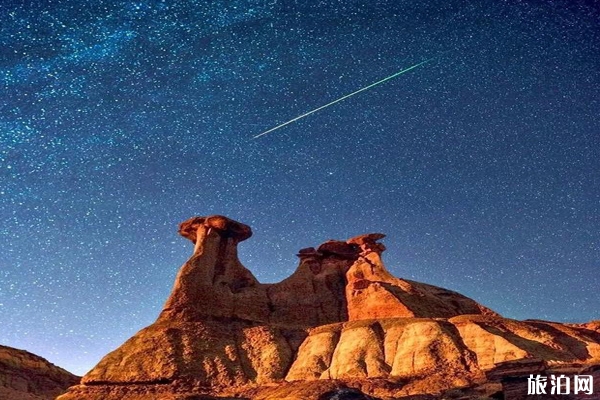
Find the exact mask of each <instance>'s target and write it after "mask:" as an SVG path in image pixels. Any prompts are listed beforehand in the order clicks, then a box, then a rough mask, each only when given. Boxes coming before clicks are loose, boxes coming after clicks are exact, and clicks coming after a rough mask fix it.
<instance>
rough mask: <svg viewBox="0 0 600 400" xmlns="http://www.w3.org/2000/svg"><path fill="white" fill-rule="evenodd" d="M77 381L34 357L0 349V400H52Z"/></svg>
mask: <svg viewBox="0 0 600 400" xmlns="http://www.w3.org/2000/svg"><path fill="white" fill-rule="evenodd" d="M80 379H81V378H80V377H79V376H75V375H73V374H71V373H70V372H67V371H65V370H64V369H62V368H60V367H57V366H56V365H54V364H52V363H50V362H49V361H47V360H45V359H44V358H42V357H39V356H36V355H35V354H31V353H29V352H27V351H24V350H18V349H13V348H12V347H7V346H1V345H0V400H51V399H52V400H53V399H55V398H56V396H58V395H60V394H61V393H64V392H65V391H66V390H67V388H68V387H69V386H72V385H76V384H77V383H79V381H80Z"/></svg>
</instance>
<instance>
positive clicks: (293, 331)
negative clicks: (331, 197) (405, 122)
mask: <svg viewBox="0 0 600 400" xmlns="http://www.w3.org/2000/svg"><path fill="white" fill-rule="evenodd" d="M179 232H180V234H181V235H182V236H184V237H186V238H188V239H190V240H191V241H192V242H193V243H194V246H195V247H194V253H193V255H192V257H191V258H190V260H189V261H188V262H186V263H185V264H184V265H183V266H182V267H181V269H180V271H179V273H178V275H177V278H176V281H175V284H174V287H173V290H172V292H171V295H170V296H169V298H168V299H167V302H166V304H165V306H164V308H163V310H162V312H161V313H160V315H159V317H158V319H157V321H156V322H155V323H154V324H152V325H150V326H149V327H147V328H144V329H142V330H141V331H140V332H138V333H137V334H136V335H135V336H133V337H132V338H131V339H129V340H128V341H126V342H125V343H124V344H123V345H122V346H121V347H119V348H118V349H116V350H115V351H113V352H111V353H110V354H108V355H107V356H106V357H104V359H102V361H100V363H99V364H98V365H97V366H96V367H95V368H94V369H92V370H91V371H90V372H89V373H88V374H87V375H85V376H84V378H83V380H82V384H81V385H78V386H74V387H72V388H71V389H70V390H69V392H68V393H67V394H65V395H63V396H61V397H59V399H60V400H74V399H90V400H91V399H94V400H95V399H97V400H100V399H103V400H104V399H108V400H110V399H115V400H116V399H119V400H121V399H123V400H136V399H173V400H175V399H178V400H183V399H188V400H191V399H210V398H229V397H232V396H235V397H236V398H240V397H241V398H248V399H279V400H281V399H290V400H291V399H320V398H322V399H329V398H332V399H333V398H342V397H340V395H339V393H341V392H340V391H344V390H345V391H352V390H354V391H356V392H355V393H354V394H350V396H355V397H348V398H364V399H368V398H379V399H397V398H402V397H405V396H413V395H426V396H433V397H431V398H436V397H439V396H442V394H443V393H448V391H453V390H454V391H455V392H456V393H458V394H456V396H459V395H463V396H471V395H472V396H478V397H479V398H481V397H482V396H483V397H484V398H485V396H496V398H497V396H500V394H499V393H502V391H503V388H502V383H503V382H504V386H506V387H508V386H507V383H506V382H514V378H515V377H522V376H526V375H527V374H529V373H544V371H546V370H549V369H551V368H555V369H556V368H558V369H560V368H561V366H564V367H565V368H566V367H569V368H583V369H584V368H589V367H590V366H592V365H594V364H600V333H599V332H598V331H597V330H595V329H593V328H594V327H595V325H593V324H592V325H589V326H588V325H580V326H578V325H566V324H558V323H552V322H545V321H515V320H510V319H506V318H503V317H501V316H500V315H498V314H497V313H495V312H493V311H492V310H490V309H488V308H486V307H484V306H482V305H480V304H478V303H477V302H475V301H474V300H472V299H469V298H467V297H465V296H463V295H461V294H459V293H456V292H453V291H450V290H446V289H443V288H439V287H435V286H432V285H427V284H424V283H419V282H414V281H410V280H405V279H400V278H396V277H394V276H392V275H391V274H390V273H389V272H388V271H387V269H386V268H385V266H384V264H383V262H382V260H381V253H382V252H383V251H384V250H385V247H384V245H383V244H382V243H380V242H379V241H380V240H381V239H383V237H384V236H385V235H383V234H378V233H375V234H367V235H361V236H357V237H354V238H351V239H349V240H347V241H336V240H330V241H327V242H325V243H323V244H321V245H320V246H318V247H316V248H313V247H310V248H305V249H302V250H300V251H299V253H298V257H299V258H300V263H299V266H298V268H297V270H296V271H295V272H294V273H293V274H292V275H291V276H290V277H289V278H287V279H285V280H283V281H282V282H279V283H276V284H261V283H260V282H258V280H257V279H256V278H255V277H254V276H253V275H252V273H251V272H250V271H249V270H247V269H246V268H245V267H244V266H243V265H242V264H241V263H240V261H239V260H238V257H237V244H238V243H239V242H241V241H243V240H246V239H248V238H249V237H250V236H251V235H252V231H251V229H250V227H248V226H247V225H244V224H241V223H239V222H236V221H233V220H231V219H228V218H226V217H223V216H210V217H194V218H191V219H189V220H187V221H185V222H183V223H182V224H181V225H180V230H179ZM511 387H512V389H511V390H512V392H511V393H513V394H512V396H513V397H512V398H515V399H516V398H519V397H518V396H519V391H520V390H521V389H522V385H520V386H518V387H516V386H515V385H513V386H511ZM525 388H526V386H525ZM457 391H458V392H457ZM505 391H506V390H505ZM336 393H337V394H336ZM348 393H350V392H348ZM361 393H362V394H361ZM228 396H229V397H228ZM324 396H325V397H324ZM327 396H329V397H327ZM334 396H337V397H334ZM356 396H363V397H356ZM368 396H371V397H368ZM407 398H408V397H407ZM464 398H470V397H464Z"/></svg>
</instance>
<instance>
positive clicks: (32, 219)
mask: <svg viewBox="0 0 600 400" xmlns="http://www.w3.org/2000/svg"><path fill="white" fill-rule="evenodd" d="M303 3H309V4H303ZM599 10H600V7H598V2H597V1H567V0H564V1H558V0H557V1H544V2H540V1H508V2H500V1H496V0H483V1H478V2H464V1H458V0H451V1H447V2H439V1H433V0H431V1H391V0H390V1H369V2H366V1H365V2H358V1H339V2H333V1H324V2H318V3H317V2H300V1H297V2H294V1H278V0H274V1H273V0H271V1H265V2H262V1H227V2H218V1H211V2H206V1H186V0H182V1H178V2H166V1H139V2H129V1H93V2H79V1H77V0H72V1H55V2H48V1H42V2H33V3H31V4H29V5H27V6H25V5H24V3H23V2H16V1H8V2H4V3H3V5H2V7H1V8H0V18H1V19H2V24H0V45H1V46H0V85H2V88H1V93H0V250H1V251H0V321H1V322H0V324H1V327H2V328H1V329H0V343H1V344H4V345H9V346H13V347H18V348H24V349H26V350H29V351H31V352H34V353H37V354H40V355H42V356H44V357H46V358H48V359H49V360H50V361H52V362H54V363H56V364H58V365H60V366H62V367H65V368H67V369H69V370H71V371H73V372H76V373H84V372H85V371H86V370H88V369H89V368H91V367H92V366H93V365H94V364H95V363H96V362H97V361H98V360H99V359H100V357H101V356H103V355H104V354H106V353H107V352H108V351H109V350H111V349H113V348H115V347H116V346H118V345H119V344H120V343H122V342H123V341H124V340H125V339H127V338H128V337H130V336H131V335H132V334H133V333H135V332H136V331H137V330H139V329H140V328H142V327H144V326H146V325H148V324H150V323H151V322H152V321H153V320H154V319H155V318H156V316H157V315H158V313H159V311H160V309H161V307H162V304H163V301H164V300H165V299H166V297H167V295H168V293H169V291H170V289H171V285H172V283H173V279H174V277H175V274H176V272H177V269H178V267H179V266H180V265H181V264H182V263H183V262H184V261H185V260H186V258H187V257H188V256H189V255H190V253H191V250H192V246H191V244H190V243H189V242H187V241H186V240H184V239H183V238H180V237H178V235H177V224H178V223H179V222H181V221H183V220H185V219H187V218H189V217H191V216H193V215H208V214H224V215H227V216H229V217H231V218H234V219H237V220H239V221H241V222H244V223H246V224H249V225H251V226H252V227H253V230H254V232H255V234H254V236H253V237H252V238H251V239H249V240H248V241H246V242H244V243H242V244H241V245H240V258H241V260H242V262H243V263H244V264H245V265H246V266H247V267H248V268H250V269H251V270H252V271H253V272H254V273H255V274H256V276H257V277H258V279H259V280H261V281H263V282H273V281H278V280H281V279H283V278H284V277H286V276H287V275H289V274H290V273H291V272H292V271H293V270H294V269H295V267H296V265H297V260H296V259H295V257H294V254H295V253H296V252H297V250H298V249H300V248H302V247H307V246H311V245H318V244H319V243H321V242H322V241H324V240H326V239H329V238H335V239H344V238H348V237H350V236H354V235H358V234H362V233H366V232H383V233H386V234H387V235H388V236H387V238H386V239H385V244H386V246H387V248H388V250H387V251H386V253H384V257H385V258H384V261H385V262H386V265H387V266H388V268H389V269H390V270H391V271H392V273H394V274H395V275H397V276H400V277H403V278H407V279H414V280H418V281H424V282H428V283H431V284H434V285H439V286H443V287H447V288H449V289H452V290H456V291H459V292H461V293H463V294H465V295H467V296H470V297H473V298H474V299H476V300H478V301H479V302H481V303H482V304H484V305H486V306H488V307H490V308H492V309H494V310H496V311H498V312H500V313H501V314H503V315H505V316H506V317H510V318H518V319H524V318H540V319H550V320H556V321H587V320H591V319H598V318H600V311H599V310H600V298H599V297H598V295H597V293H598V288H599V287H600V281H599V278H598V267H599V265H598V264H599V262H600V261H599V260H600V175H599V171H600V136H599V135H600V122H599V119H598V110H600V23H599V21H600V11H599ZM442 52H445V53H444V56H443V62H442V60H438V61H435V62H431V63H429V64H427V66H426V68H419V69H417V70H414V71H411V73H410V74H406V75H405V76H403V77H402V79H394V80H392V81H388V82H386V84H385V85H380V86H378V87H377V90H369V91H366V92H364V93H361V95H360V96H355V97H352V98H350V99H347V100H346V101H344V102H341V103H338V104H336V106H335V107H331V108H328V110H327V112H321V113H315V114H314V115H311V118H305V119H302V120H300V121H296V122H295V123H294V124H290V125H288V126H286V128H285V129H282V130H279V131H278V132H277V134H276V135H275V134H273V135H268V136H265V137H262V138H261V140H251V137H252V136H253V135H256V134H257V133H258V132H263V131H265V130H266V129H269V128H270V127H273V126H275V125H277V123H279V122H280V121H286V120H288V119H289V118H291V117H293V116H295V115H301V114H302V113H305V112H306V110H311V109H314V108H316V107H319V106H320V105H322V104H326V103H327V102H328V101H331V99H336V98H339V97H340V96H343V95H344V94H346V93H351V92H352V91H354V90H356V88H360V87H365V86H367V85H369V84H370V83H372V82H376V81H377V80H379V79H381V77H385V76H388V75H389V74H390V72H393V71H398V70H400V69H401V68H402V67H403V66H410V65H414V64H415V63H416V62H418V60H423V59H428V58H431V57H436V56H438V55H439V54H441V53H442Z"/></svg>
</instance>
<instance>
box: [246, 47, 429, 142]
mask: <svg viewBox="0 0 600 400" xmlns="http://www.w3.org/2000/svg"><path fill="white" fill-rule="evenodd" d="M438 57H439V55H438V56H436V57H431V58H429V59H427V60H425V61H421V62H420V63H418V64H415V65H413V66H411V67H408V68H406V69H403V70H402V71H398V72H396V73H395V74H393V75H390V76H388V77H387V78H383V79H382V80H380V81H377V82H375V83H371V84H370V85H369V86H365V87H364V88H362V89H358V90H357V91H354V92H352V93H349V94H347V95H345V96H342V97H340V98H339V99H337V100H334V101H332V102H330V103H327V104H325V105H323V106H321V107H318V108H315V109H314V110H311V111H309V112H306V113H304V114H302V115H299V116H297V117H296V118H293V119H290V120H289V121H287V122H284V123H283V124H280V125H277V126H276V127H274V128H271V129H269V130H266V131H264V132H263V133H259V134H258V135H256V136H253V137H252V139H258V138H259V137H261V136H264V135H266V134H267V133H271V132H273V131H276V130H277V129H279V128H283V127H284V126H286V125H289V124H291V123H292V122H296V121H298V120H299V119H302V118H304V117H308V116H309V115H310V114H314V113H316V112H317V111H320V110H322V109H324V108H327V107H329V106H332V105H334V104H335V103H339V102H340V101H342V100H346V99H347V98H348V97H352V96H354V95H355V94H359V93H360V92H364V91H365V90H368V89H371V88H372V87H375V86H377V85H381V84H382V83H384V82H387V81H389V80H390V79H394V78H395V77H397V76H399V75H402V74H403V73H405V72H408V71H410V70H412V69H415V68H417V67H420V66H421V65H423V64H427V63H428V62H430V61H431V60H434V59H436V58H438Z"/></svg>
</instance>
